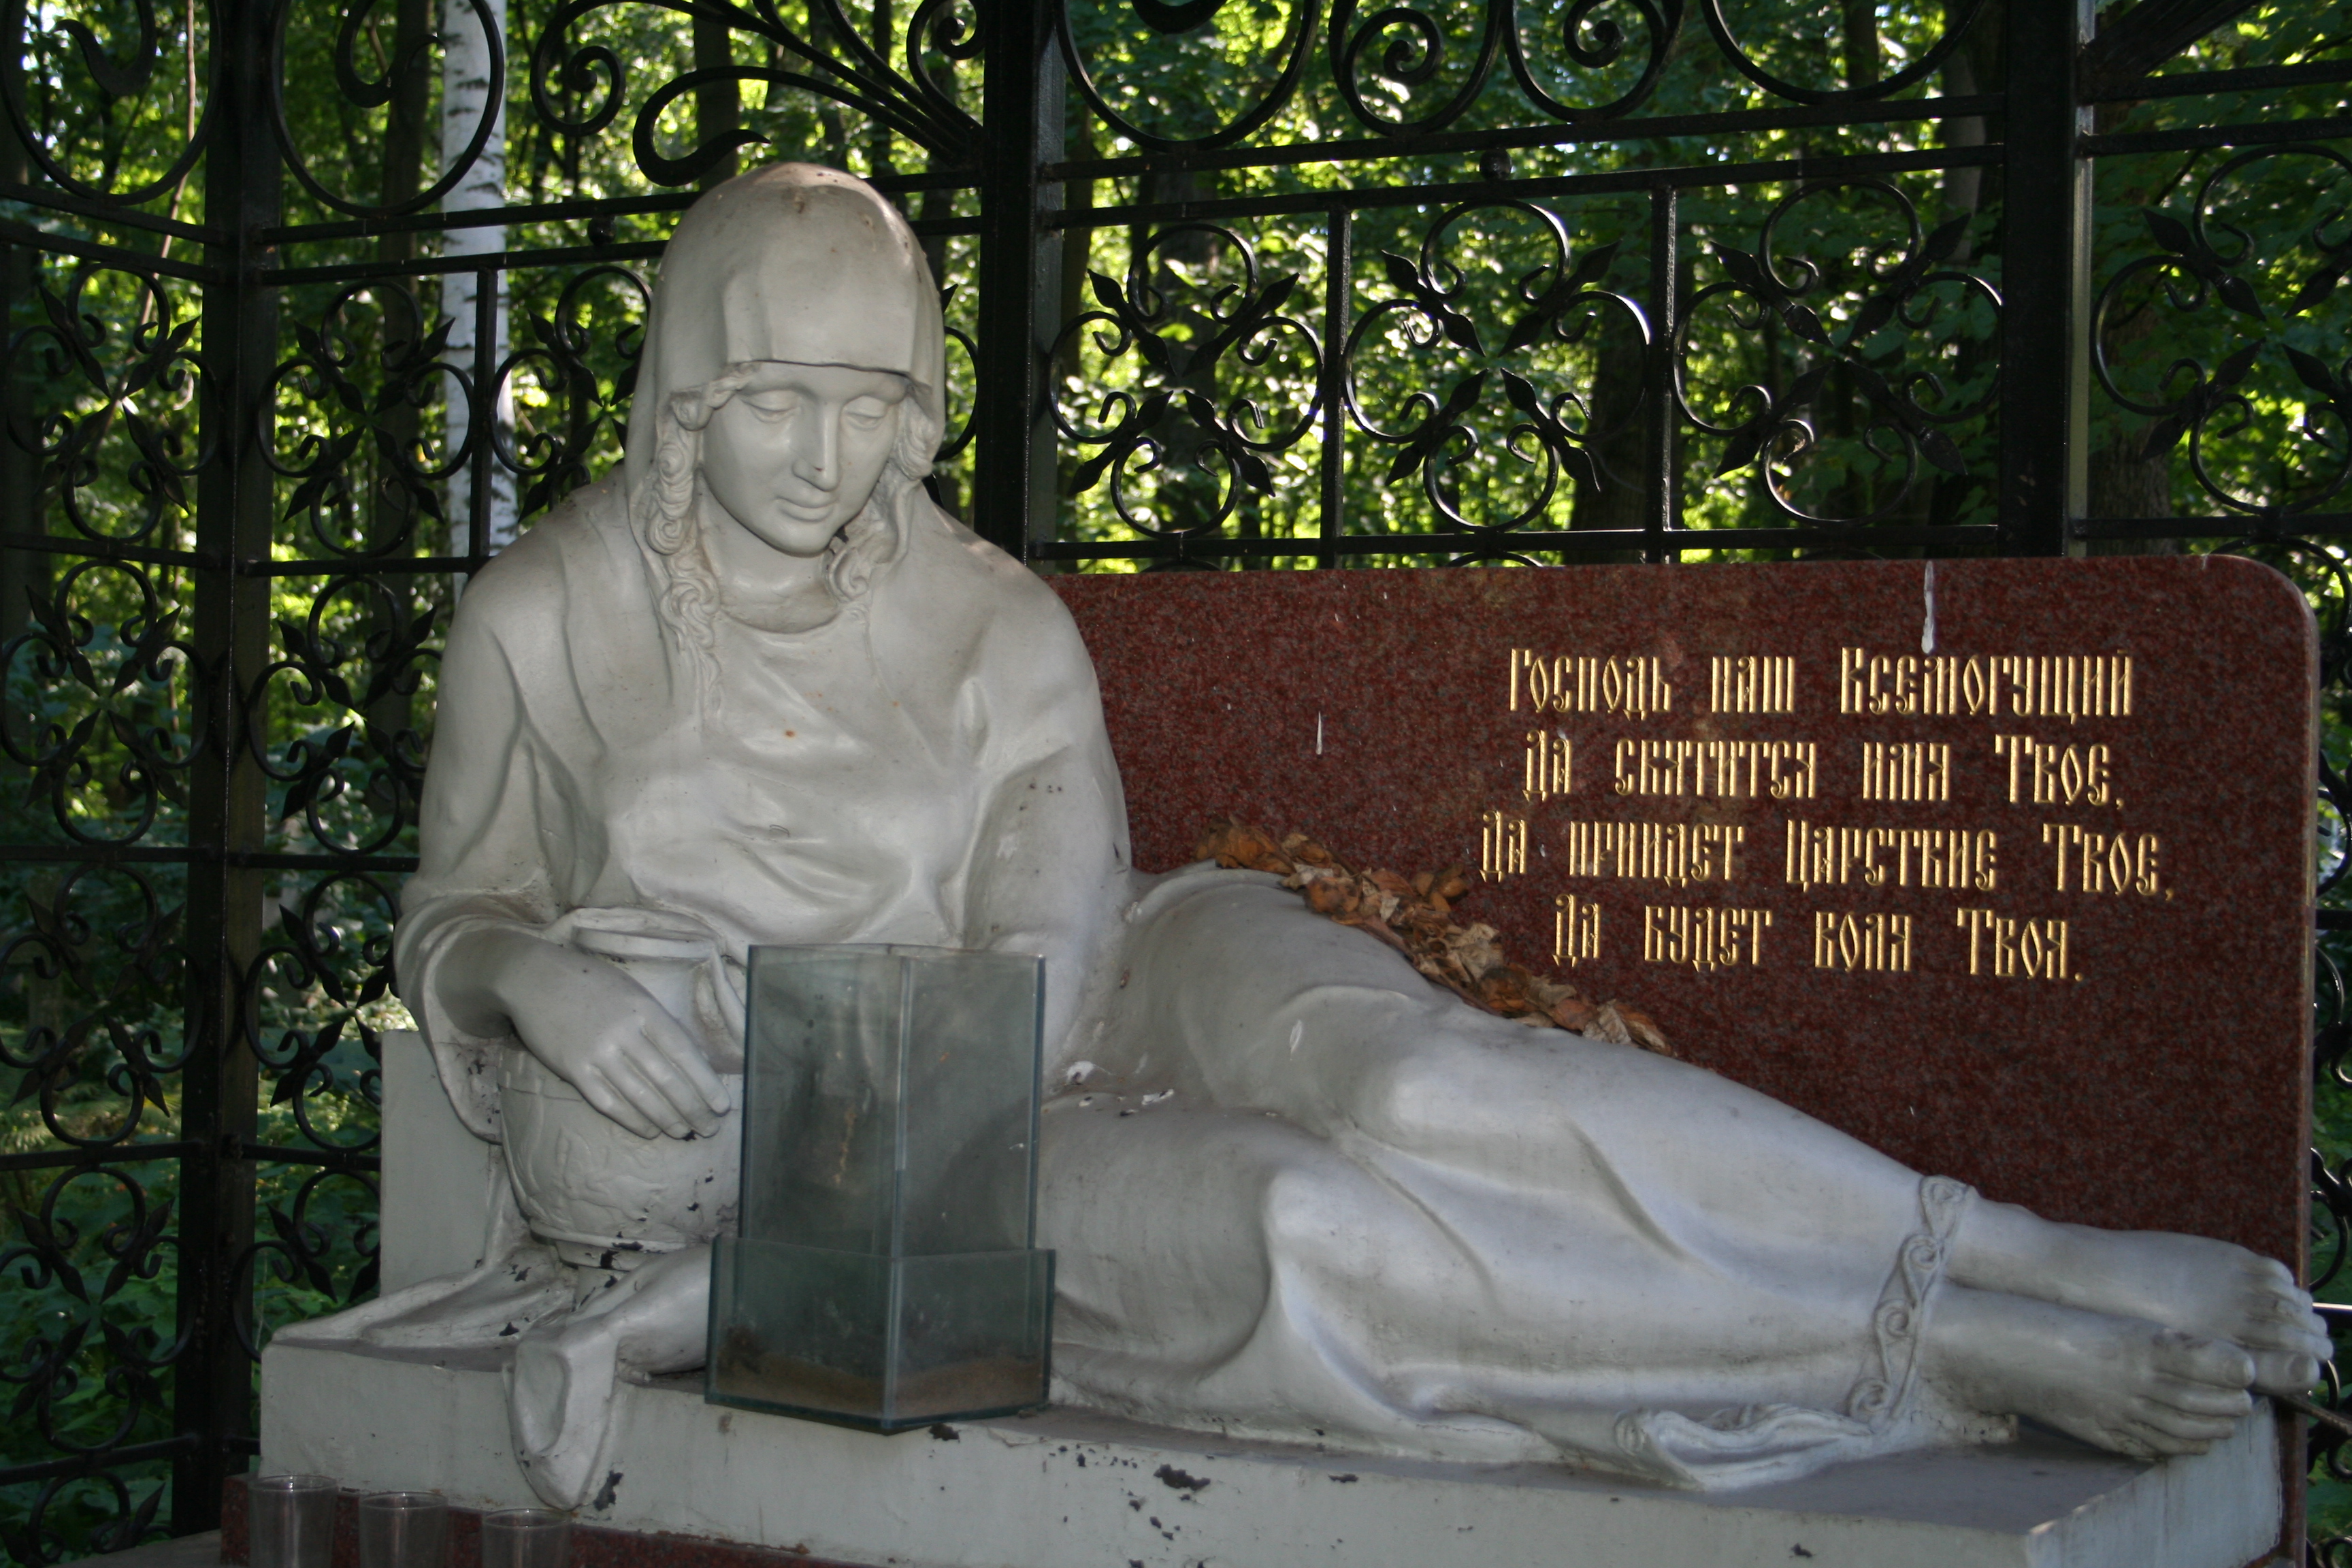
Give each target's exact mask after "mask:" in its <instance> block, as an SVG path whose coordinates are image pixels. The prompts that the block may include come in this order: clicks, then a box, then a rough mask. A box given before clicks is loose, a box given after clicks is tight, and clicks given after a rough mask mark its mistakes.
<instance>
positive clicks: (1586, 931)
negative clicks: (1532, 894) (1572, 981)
mask: <svg viewBox="0 0 2352 1568" xmlns="http://www.w3.org/2000/svg"><path fill="white" fill-rule="evenodd" d="M1600 956H1601V906H1600V905H1599V904H1596V903H1591V902H1589V901H1586V900H1580V899H1578V898H1577V896H1576V895H1575V894H1574V893H1562V894H1560V895H1559V897H1558V898H1556V899H1554V900H1552V916H1551V961H1552V963H1555V964H1560V963H1565V964H1568V965H1569V966H1570V967H1571V968H1573V967H1574V966H1575V965H1577V964H1579V963H1583V962H1584V961H1585V960H1586V959H1588V958H1598V957H1600Z"/></svg>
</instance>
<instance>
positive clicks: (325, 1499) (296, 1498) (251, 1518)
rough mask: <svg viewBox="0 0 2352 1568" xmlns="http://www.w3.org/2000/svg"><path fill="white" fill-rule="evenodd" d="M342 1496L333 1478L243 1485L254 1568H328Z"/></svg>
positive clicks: (278, 1479) (260, 1479) (277, 1479)
mask: <svg viewBox="0 0 2352 1568" xmlns="http://www.w3.org/2000/svg"><path fill="white" fill-rule="evenodd" d="M341 1493H342V1488H341V1486H340V1485H338V1484H337V1482H336V1480H335V1478H334V1477H332V1476H258V1477H256V1478H255V1479H253V1480H251V1481H249V1482H247V1485H246V1489H245V1496H246V1505H245V1506H246V1529H247V1532H248V1538H249V1540H250V1541H251V1542H252V1544H251V1548H250V1551H251V1556H250V1561H251V1563H252V1568H327V1563H328V1559H329V1558H330V1557H331V1556H332V1555H333V1552H334V1545H335V1500H336V1499H337V1498H338V1497H340V1496H341Z"/></svg>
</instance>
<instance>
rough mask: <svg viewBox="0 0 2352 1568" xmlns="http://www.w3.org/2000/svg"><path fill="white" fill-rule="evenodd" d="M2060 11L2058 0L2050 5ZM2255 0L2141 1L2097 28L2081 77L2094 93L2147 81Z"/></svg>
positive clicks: (2050, 0) (2085, 49)
mask: <svg viewBox="0 0 2352 1568" xmlns="http://www.w3.org/2000/svg"><path fill="white" fill-rule="evenodd" d="M2046 3H2047V4H2048V5H2050V6H2051V7H2052V8H2053V9H2056V8H2057V5H2059V3H2060V0H2046ZM2253 3H2254V0H2139V4H2138V5H2135V6H2133V7H2132V8H2131V9H2130V10H2129V11H2126V13H2124V15H2123V16H2121V17H2119V18H2118V19H2117V20H2116V21H2114V22H2112V23H2107V24H2105V25H2104V26H2101V27H2100V28H2099V36H2098V37H2095V38H2093V39H2092V40H2091V41H2090V42H2089V43H2088V44H2086V45H2085V46H2084V47H2083V50H2082V60H2081V67H2080V70H2081V74H2082V78H2083V80H2084V82H2085V83H2086V84H2089V85H2090V86H2091V87H2092V88H2093V89H2094V90H2095V91H2098V92H2102V93H2107V92H2112V91H2114V90H2116V89H2117V88H2118V87H2120V86H2122V85H2123V84H2125V83H2127V82H2129V81H2131V80H2132V79H2135V78H2137V77H2143V76H2146V75H2147V73H2148V72H2150V71H2152V70H2154V69H2155V68H2157V67H2158V66H2160V65H2162V64H2163V63H2164V62H2165V61H2167V60H2168V59H2170V58H2172V57H2173V56H2175V55H2177V54H2179V52H2180V51H2181V50H2183V49H2185V48H2187V47H2189V45H2191V44H2193V43H2195V42H2196V41H2197V40H2198V39H2200V38H2201V37H2204V36H2205V35H2206V34H2208V33H2210V32H2211V31H2212V30H2213V29H2214V28H2216V27H2218V26H2221V24H2222V23H2224V22H2226V21H2228V20H2229V19H2230V18H2231V17H2232V16H2236V15H2238V13H2240V12H2241V11H2243V10H2245V9H2246V8H2247V7H2248V6H2250V5H2252V4H2253Z"/></svg>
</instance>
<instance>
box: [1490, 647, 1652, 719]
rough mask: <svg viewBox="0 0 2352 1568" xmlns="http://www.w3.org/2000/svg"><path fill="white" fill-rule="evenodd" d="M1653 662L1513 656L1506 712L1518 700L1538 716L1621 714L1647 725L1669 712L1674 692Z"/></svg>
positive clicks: (1524, 651)
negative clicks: (1508, 701)
mask: <svg viewBox="0 0 2352 1568" xmlns="http://www.w3.org/2000/svg"><path fill="white" fill-rule="evenodd" d="M1661 669H1662V667H1661V666H1660V664H1659V662H1658V660H1657V659H1655V658H1644V657H1639V656H1627V657H1625V658H1595V657H1592V656H1590V655H1577V654H1561V655H1560V656H1559V657H1558V658H1544V657H1543V656H1541V655H1540V654H1538V653H1537V652H1536V651H1535V650H1534V649H1533V648H1524V647H1515V648H1513V649H1512V650H1511V663H1510V683H1509V684H1510V707H1511V710H1512V711H1513V712H1517V711H1518V709H1519V704H1520V701H1521V700H1522V699H1525V700H1526V702H1527V705H1528V707H1530V708H1532V709H1534V710H1536V711H1537V712H1538V713H1622V714H1623V715H1625V716H1626V717H1627V718H1629V719H1647V718H1648V717H1650V715H1652V714H1653V713H1664V712H1668V711H1670V710H1672V709H1673V708H1674V705H1675V689H1674V687H1673V686H1672V685H1670V684H1669V683H1668V682H1667V680H1666V678H1665V676H1664V674H1663V673H1661Z"/></svg>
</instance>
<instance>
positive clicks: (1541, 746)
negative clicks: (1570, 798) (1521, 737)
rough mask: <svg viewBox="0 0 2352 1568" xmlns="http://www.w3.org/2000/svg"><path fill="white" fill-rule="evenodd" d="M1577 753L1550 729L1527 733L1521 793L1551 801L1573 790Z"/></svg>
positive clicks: (1564, 737) (1566, 739)
mask: <svg viewBox="0 0 2352 1568" xmlns="http://www.w3.org/2000/svg"><path fill="white" fill-rule="evenodd" d="M1573 760H1574V751H1573V748H1571V747H1570V744H1569V739H1568V737H1567V736H1565V735H1556V734H1554V733H1552V732H1551V731H1549V730H1530V731H1528V752H1527V758H1526V770H1525V776H1526V779H1527V782H1526V784H1523V785H1522V786H1521V788H1520V793H1521V794H1523V795H1526V796H1527V797H1528V799H1529V800H1549V799H1550V798H1551V797H1552V796H1554V795H1566V794H1568V792H1569V791H1570V789H1571V788H1573V787H1574V784H1575V773H1574V768H1573Z"/></svg>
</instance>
